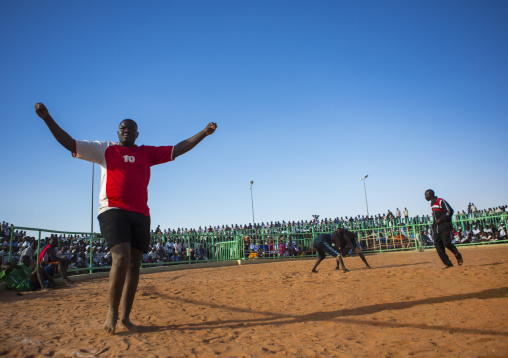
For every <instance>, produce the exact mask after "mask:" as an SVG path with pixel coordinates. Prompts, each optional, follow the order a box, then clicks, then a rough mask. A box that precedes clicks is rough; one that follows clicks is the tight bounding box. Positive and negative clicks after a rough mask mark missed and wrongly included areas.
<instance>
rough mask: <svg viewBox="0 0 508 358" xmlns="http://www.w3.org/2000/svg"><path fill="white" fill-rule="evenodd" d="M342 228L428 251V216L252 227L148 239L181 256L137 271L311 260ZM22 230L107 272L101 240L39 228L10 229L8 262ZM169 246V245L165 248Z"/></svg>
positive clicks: (380, 242) (494, 221)
mask: <svg viewBox="0 0 508 358" xmlns="http://www.w3.org/2000/svg"><path fill="white" fill-rule="evenodd" d="M507 216H508V214H507V213H496V214H492V215H470V216H461V215H457V216H456V219H455V220H454V221H453V225H454V227H455V228H456V229H457V228H458V227H462V228H463V229H465V228H466V227H470V228H473V227H474V226H477V227H480V226H486V225H491V226H494V227H496V228H497V227H499V226H500V224H501V223H503V224H505V225H506V223H507ZM339 227H343V228H346V229H348V230H350V231H353V232H355V233H356V234H357V236H358V241H359V243H360V245H361V247H362V249H363V250H364V252H366V253H381V252H386V251H401V250H423V249H425V248H431V247H433V246H432V245H429V244H428V243H425V242H424V241H423V240H422V237H423V235H424V234H426V233H428V232H429V230H430V228H431V221H430V218H429V217H415V218H408V219H392V220H373V221H353V222H341V223H328V224H319V225H309V226H286V227H271V228H256V229H247V230H231V231H220V232H205V233H185V234H160V235H153V236H152V242H153V244H154V245H155V244H158V245H159V246H160V247H165V248H166V249H167V248H168V247H172V248H173V249H174V248H175V245H179V244H181V248H182V249H181V251H180V253H179V255H178V261H174V262H153V263H150V262H143V264H142V265H143V267H150V266H161V265H176V264H195V263H200V262H211V261H212V262H216V261H231V260H245V259H247V260H248V259H252V260H258V259H275V258H276V259H281V258H301V257H313V256H315V251H314V249H313V247H312V243H313V241H314V239H315V238H316V236H317V235H319V234H322V233H331V232H333V231H334V230H335V229H337V228H339ZM15 230H26V231H31V232H36V233H37V235H38V237H37V238H36V239H37V252H36V253H37V257H39V252H40V251H41V249H42V248H41V242H42V241H43V240H44V239H43V237H42V236H43V233H44V234H65V235H81V236H84V237H86V238H87V244H88V245H89V248H88V250H87V252H88V255H89V259H88V261H89V262H88V267H86V268H76V269H74V268H73V269H72V271H71V272H72V273H82V272H90V273H92V272H94V271H97V270H109V268H110V266H97V265H94V262H93V252H94V245H95V246H97V243H98V242H99V240H102V241H101V242H103V239H102V238H101V236H100V234H98V233H94V234H93V235H90V233H89V232H67V231H60V230H50V229H39V228H29V227H21V226H19V227H12V228H11V237H10V246H9V261H11V260H12V259H13V257H14V256H15V255H16V254H17V255H18V256H19V254H20V252H19V253H17V252H16V250H15V249H14V247H13V241H14V239H15V238H14V231H15ZM498 242H508V240H502V241H496V242H476V243H468V244H457V243H456V245H459V246H462V245H478V244H491V243H498ZM171 245H172V246H171ZM201 249H202V250H203V251H204V256H203V258H202V259H200V258H199V257H197V255H195V253H196V252H198V251H200V250H201Z"/></svg>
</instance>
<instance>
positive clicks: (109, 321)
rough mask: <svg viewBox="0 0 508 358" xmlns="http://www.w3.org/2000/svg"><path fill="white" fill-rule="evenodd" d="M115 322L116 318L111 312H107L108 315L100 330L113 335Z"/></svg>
mask: <svg viewBox="0 0 508 358" xmlns="http://www.w3.org/2000/svg"><path fill="white" fill-rule="evenodd" d="M115 316H116V317H115ZM116 321H118V316H117V315H115V314H113V313H111V312H108V315H107V316H106V320H105V321H104V325H103V326H102V329H103V330H104V331H106V333H111V334H115V328H116Z"/></svg>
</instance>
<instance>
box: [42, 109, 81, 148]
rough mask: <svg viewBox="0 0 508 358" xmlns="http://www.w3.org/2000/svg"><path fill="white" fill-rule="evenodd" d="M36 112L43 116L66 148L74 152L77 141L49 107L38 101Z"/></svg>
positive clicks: (54, 134)
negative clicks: (52, 115) (52, 113)
mask: <svg viewBox="0 0 508 358" xmlns="http://www.w3.org/2000/svg"><path fill="white" fill-rule="evenodd" d="M35 113H37V115H38V116H39V117H41V118H42V119H43V120H44V122H45V123H46V125H47V126H48V128H49V130H50V131H51V133H52V134H53V136H54V137H55V139H56V140H57V141H58V143H60V144H61V145H62V146H63V147H64V148H65V149H67V150H68V151H70V152H73V151H74V149H75V141H74V139H73V138H72V137H71V136H70V135H69V134H68V133H67V132H66V131H64V130H63V129H62V128H60V126H59V125H58V124H57V123H56V122H55V120H54V119H53V117H51V115H50V114H49V111H48V109H47V108H46V106H45V105H44V104H42V103H36V104H35Z"/></svg>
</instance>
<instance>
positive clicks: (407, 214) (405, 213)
mask: <svg viewBox="0 0 508 358" xmlns="http://www.w3.org/2000/svg"><path fill="white" fill-rule="evenodd" d="M404 218H405V219H406V222H407V219H408V218H409V212H408V211H407V208H404Z"/></svg>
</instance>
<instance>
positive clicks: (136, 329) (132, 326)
mask: <svg viewBox="0 0 508 358" xmlns="http://www.w3.org/2000/svg"><path fill="white" fill-rule="evenodd" d="M120 322H121V323H122V326H124V327H125V329H127V330H128V331H130V332H139V331H140V330H141V328H140V327H139V326H136V325H135V324H134V323H132V322H131V320H130V319H128V318H124V319H122V320H120Z"/></svg>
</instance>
